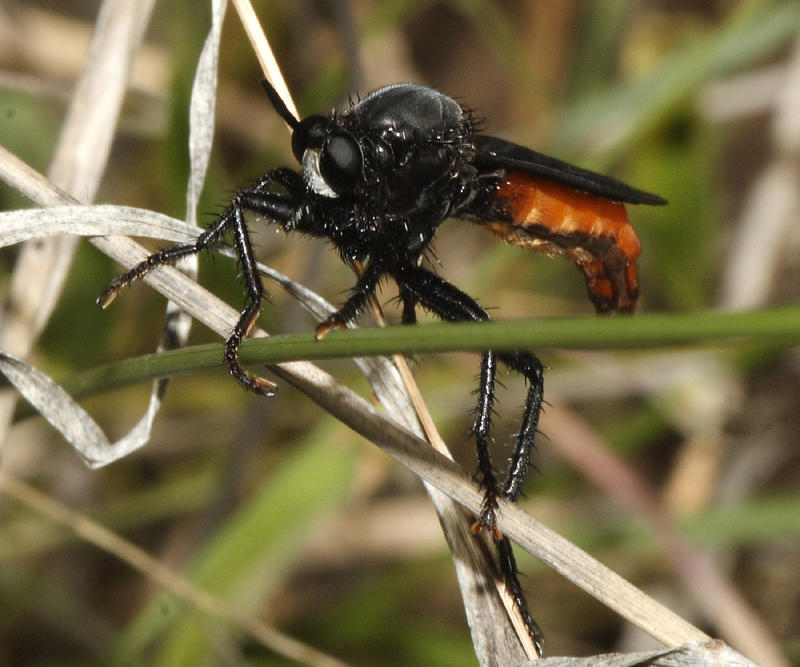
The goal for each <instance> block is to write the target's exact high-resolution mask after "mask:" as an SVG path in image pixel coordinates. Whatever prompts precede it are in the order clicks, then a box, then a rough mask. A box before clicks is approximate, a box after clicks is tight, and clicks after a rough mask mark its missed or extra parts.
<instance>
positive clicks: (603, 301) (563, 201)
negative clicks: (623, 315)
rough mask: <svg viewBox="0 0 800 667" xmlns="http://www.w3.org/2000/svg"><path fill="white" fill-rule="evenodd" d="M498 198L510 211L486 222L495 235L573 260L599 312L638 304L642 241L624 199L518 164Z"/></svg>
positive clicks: (507, 178) (623, 308) (612, 310)
mask: <svg viewBox="0 0 800 667" xmlns="http://www.w3.org/2000/svg"><path fill="white" fill-rule="evenodd" d="M494 197H495V198H496V199H499V200H500V203H501V205H502V208H503V209H504V210H505V211H506V212H507V216H508V219H507V220H505V221H492V222H489V223H486V226H487V227H489V229H491V230H492V231H493V232H494V233H495V234H497V235H498V236H500V237H501V238H502V239H503V240H504V241H506V242H507V243H511V244H514V245H520V246H524V247H527V248H531V249H534V250H538V251H540V252H545V253H548V254H554V255H556V254H557V255H566V256H567V257H569V258H570V259H572V260H573V261H574V262H575V263H576V264H577V265H578V267H579V268H580V269H581V271H583V273H584V276H585V278H586V286H587V288H588V290H589V296H590V298H591V299H592V301H593V302H594V304H595V307H596V308H597V310H598V311H599V312H630V311H632V310H633V309H634V308H635V306H636V298H637V296H638V293H639V287H638V279H637V274H636V258H637V257H638V256H639V250H640V244H639V239H638V238H637V236H636V232H634V230H633V227H632V226H631V224H630V222H629V221H628V215H627V212H626V211H625V206H624V205H623V204H621V203H619V202H613V201H610V200H608V199H602V198H600V197H596V196H594V195H591V194H588V193H585V192H579V191H577V190H573V189H572V188H569V187H566V186H564V185H560V184H559V183H554V182H552V181H548V180H546V179H543V178H539V177H537V176H533V175H531V174H528V173H526V172H523V171H518V170H514V169H512V170H510V171H509V173H508V175H507V176H506V177H505V178H504V179H503V180H502V181H501V182H500V184H499V187H498V189H497V192H496V193H495V195H494Z"/></svg>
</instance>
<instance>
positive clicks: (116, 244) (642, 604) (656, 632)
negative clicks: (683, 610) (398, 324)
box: [0, 151, 709, 646]
mask: <svg viewBox="0 0 800 667" xmlns="http://www.w3.org/2000/svg"><path fill="white" fill-rule="evenodd" d="M32 173H35V172H32V170H30V168H29V167H27V166H25V165H24V164H22V163H20V162H19V161H18V160H17V159H16V158H14V157H13V156H12V155H10V154H8V153H7V152H6V151H0V178H3V179H4V180H6V182H9V183H16V184H18V185H19V186H20V187H19V190H20V192H22V193H23V194H25V195H26V196H29V197H31V198H33V199H34V200H35V201H36V202H37V203H45V204H46V203H52V202H53V201H56V200H60V201H61V203H62V204H70V203H73V204H74V203H75V202H72V201H70V200H69V198H66V199H65V197H64V195H63V194H62V193H59V191H58V190H57V189H56V188H52V187H49V188H47V187H44V184H45V183H46V180H45V179H42V177H40V176H39V177H38V178H37V177H33V176H32V175H31V174H32ZM92 243H93V244H94V245H95V246H97V247H98V248H99V249H100V250H101V251H103V252H106V253H107V254H109V255H110V256H111V257H113V258H114V259H115V260H117V261H118V262H120V263H121V264H123V266H133V265H134V264H136V263H137V262H139V261H141V259H143V258H144V257H146V256H147V252H146V251H145V250H144V248H142V247H141V246H139V245H138V244H136V243H134V242H133V241H130V240H129V239H126V238H121V237H114V238H96V239H93V240H92ZM145 280H146V282H148V284H150V285H151V286H152V287H154V288H155V289H156V290H157V291H159V292H161V293H162V294H164V295H165V296H167V297H168V298H169V299H172V300H174V301H176V302H178V303H179V305H180V306H181V307H182V308H184V309H185V310H187V311H188V312H190V313H191V314H192V315H193V316H194V317H195V318H196V319H198V320H200V321H202V322H203V323H205V324H206V325H207V326H209V327H210V328H212V329H213V330H215V331H217V332H218V333H220V335H225V334H226V332H227V331H228V330H229V327H230V326H232V324H233V322H235V321H236V319H237V318H238V313H237V312H236V311H234V310H233V309H232V308H230V307H229V306H227V305H226V304H224V303H222V302H221V301H220V300H219V299H217V298H216V297H214V296H213V295H211V294H209V293H208V292H206V291H205V290H204V289H203V288H201V287H200V286H199V285H197V283H195V282H193V281H192V280H190V279H189V278H187V277H186V276H185V275H183V274H182V273H180V272H179V271H176V270H174V269H171V268H164V269H159V270H157V271H153V272H152V273H150V274H149V275H148V276H147V278H145ZM271 369H272V370H273V372H274V373H275V374H277V375H278V376H279V377H281V378H283V379H285V380H286V381H287V382H290V383H291V384H292V385H294V386H295V387H297V388H298V389H300V390H301V391H303V392H304V393H306V394H307V395H308V396H309V397H310V398H312V400H314V401H315V402H317V403H318V404H319V405H320V406H322V407H323V408H325V409H326V410H328V411H329V412H330V413H331V414H332V415H334V416H335V417H336V418H338V419H339V420H341V421H342V422H344V423H345V424H347V425H348V426H350V427H351V428H352V429H353V430H355V431H356V432H358V433H360V434H361V435H363V436H364V437H366V438H367V439H369V440H371V441H372V442H373V443H374V444H376V445H378V446H379V447H381V449H383V450H384V451H385V452H386V453H388V454H389V455H390V456H392V457H394V458H395V459H396V460H397V461H399V462H400V463H401V464H402V465H404V466H406V467H408V468H409V469H410V470H412V471H413V472H414V473H415V474H417V475H418V476H419V477H420V478H422V479H423V480H424V481H426V482H429V483H431V484H432V485H434V486H435V487H436V488H438V489H439V490H440V491H442V492H444V493H445V494H446V495H447V496H449V497H450V498H452V499H454V500H455V501H457V502H458V503H460V504H462V505H464V506H466V507H467V508H468V509H470V510H471V511H473V512H478V511H480V506H481V500H482V494H481V492H480V490H479V489H478V488H477V486H476V485H475V484H474V483H473V482H472V480H471V475H469V474H468V473H467V472H466V471H465V470H463V469H462V468H460V467H459V466H457V465H456V464H454V463H453V462H452V461H450V460H449V459H447V458H445V457H444V456H442V455H441V454H439V453H437V452H435V451H433V450H432V449H431V448H430V446H429V445H428V444H427V443H426V442H424V441H422V440H420V439H419V438H417V437H415V436H413V435H412V434H411V433H409V432H408V431H406V430H404V429H402V428H400V427H398V426H397V425H396V424H395V423H393V422H392V421H390V420H388V419H387V418H386V417H384V416H382V415H381V414H380V413H378V412H377V411H376V410H375V409H374V408H373V407H372V406H371V405H370V404H369V403H368V402H367V401H365V400H364V399H363V398H361V397H360V396H358V395H357V394H355V393H354V392H353V391H352V390H350V389H349V388H347V387H345V386H343V385H341V384H339V383H338V382H336V380H335V379H334V378H332V377H331V376H330V375H328V374H327V373H325V372H323V371H322V370H320V369H319V368H317V367H316V366H314V365H313V364H309V363H305V362H294V363H289V364H280V365H277V366H274V367H271ZM500 527H501V529H502V530H503V531H504V532H505V533H506V534H507V535H508V536H509V537H511V538H512V539H513V540H514V541H516V542H517V543H518V544H520V545H521V546H522V547H523V548H524V549H526V550H528V551H529V552H531V553H532V554H533V555H535V556H536V557H537V558H539V559H540V560H542V561H543V562H545V563H547V564H549V565H550V566H551V567H553V568H554V569H556V570H557V571H558V572H560V573H561V574H562V575H564V576H565V577H567V578H568V579H569V580H570V581H572V582H574V583H575V584H576V585H578V586H579V587H581V588H583V589H584V590H587V591H590V592H591V594H592V595H594V596H595V597H596V598H597V599H598V600H600V601H601V602H603V603H604V604H606V605H607V606H609V607H610V608H612V609H614V610H615V611H617V612H618V613H620V614H621V615H622V616H623V617H625V618H626V619H628V620H629V621H630V622H631V623H633V624H634V625H637V626H638V627H640V628H642V629H643V630H644V631H645V632H647V633H648V634H650V635H651V636H653V637H655V638H656V639H658V640H659V641H661V642H663V643H664V644H665V645H667V646H679V645H681V644H683V643H686V642H688V641H708V640H709V637H708V636H707V635H705V633H703V632H701V631H700V630H698V629H697V628H695V627H693V626H692V625H691V624H689V623H688V622H686V621H685V620H683V619H681V618H680V617H678V616H677V615H675V614H674V613H673V612H671V611H670V610H668V609H666V608H665V607H663V606H662V605H660V604H659V603H657V602H656V601H654V600H652V599H651V598H648V597H647V596H646V595H644V594H643V593H642V592H641V591H638V590H637V589H636V588H635V587H633V586H632V585H631V584H629V583H628V582H626V581H624V580H623V579H622V578H621V577H619V576H618V575H616V574H614V573H613V572H611V571H610V570H609V569H608V568H606V567H605V566H603V565H602V564H600V563H599V562H597V561H596V560H594V559H593V558H591V557H590V556H589V555H588V554H585V553H584V552H582V551H581V550H580V549H578V548H577V547H575V546H574V545H572V544H571V543H570V542H568V541H567V540H565V539H564V538H562V537H560V536H559V535H557V534H556V533H554V532H553V531H551V530H549V529H547V528H545V527H544V526H543V525H542V524H541V523H539V522H538V521H536V520H535V519H533V518H532V517H530V516H528V515H527V514H525V512H524V511H523V510H521V509H520V508H519V507H516V506H514V505H510V504H508V503H503V504H502V507H501V515H500Z"/></svg>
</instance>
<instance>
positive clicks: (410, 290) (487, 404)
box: [395, 266, 543, 655]
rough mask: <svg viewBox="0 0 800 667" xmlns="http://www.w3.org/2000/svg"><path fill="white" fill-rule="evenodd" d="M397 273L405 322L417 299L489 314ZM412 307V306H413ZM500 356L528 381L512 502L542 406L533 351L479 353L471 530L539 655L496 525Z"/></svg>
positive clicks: (452, 313)
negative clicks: (485, 537) (490, 547)
mask: <svg viewBox="0 0 800 667" xmlns="http://www.w3.org/2000/svg"><path fill="white" fill-rule="evenodd" d="M395 278H396V279H397V282H398V283H399V284H400V285H401V298H402V299H403V304H404V309H403V317H404V321H405V319H406V310H407V307H408V306H407V304H413V303H419V304H420V305H421V306H422V307H423V308H426V309H427V310H430V311H431V312H433V313H435V314H436V315H438V316H439V317H441V318H442V319H443V320H447V321H452V322H457V321H469V320H472V321H483V320H488V319H489V314H488V313H487V312H486V311H485V310H484V309H483V308H481V306H480V305H478V303H477V302H476V301H475V300H474V299H473V298H472V297H470V296H469V295H467V294H465V293H464V292H462V291H461V290H459V289H458V288H457V287H455V286H453V285H451V284H450V283H448V282H447V281H445V280H443V279H442V278H439V277H438V276H436V275H435V274H433V273H431V272H429V271H427V270H425V269H422V268H420V267H415V266H405V267H401V268H399V269H398V270H397V271H396V275H395ZM411 307H412V308H413V305H412V306H411ZM498 358H499V359H500V360H501V361H503V362H504V363H505V364H507V365H508V366H510V367H511V368H513V369H514V370H516V371H518V372H519V373H521V374H523V375H524V376H525V377H526V378H527V379H528V381H529V382H530V385H531V387H530V390H529V392H528V399H527V402H526V408H525V413H524V415H523V423H522V427H521V429H520V435H519V437H518V440H517V445H516V448H515V451H514V455H513V457H512V460H511V467H510V468H509V474H508V478H507V480H506V482H505V485H504V487H503V491H502V495H504V496H505V497H507V498H508V499H509V500H511V501H512V502H513V501H516V499H517V497H518V496H519V490H520V486H521V484H522V482H523V480H524V478H525V473H526V472H527V466H528V461H529V459H530V451H531V448H532V446H533V437H534V435H535V433H536V424H537V422H538V417H539V410H540V409H541V395H542V382H541V380H542V366H541V363H539V360H538V359H537V358H536V357H535V356H533V355H532V354H529V353H527V352H516V353H510V354H509V353H503V354H500V355H498V354H496V353H494V352H491V351H490V352H485V353H484V354H483V356H482V357H481V369H480V380H479V385H478V391H477V394H478V405H477V410H476V414H475V421H474V422H473V425H472V434H473V435H474V437H475V447H476V452H477V458H478V477H479V479H480V482H481V486H482V488H483V490H484V497H483V505H482V508H481V513H480V516H479V518H478V521H477V523H476V525H475V530H480V529H481V528H486V529H487V530H488V531H489V533H490V534H491V536H492V539H493V540H494V543H495V547H496V549H497V554H498V560H499V565H500V571H501V573H502V575H503V579H504V581H505V584H506V588H507V590H508V592H509V594H510V595H511V597H512V599H513V600H514V604H515V606H516V607H517V610H518V612H519V614H520V616H521V617H522V620H523V622H524V623H525V625H526V627H527V630H528V634H529V635H530V637H531V639H532V640H533V642H534V644H535V646H536V650H537V652H538V653H539V654H540V655H541V653H542V643H543V637H542V632H541V630H540V629H539V626H538V625H537V624H536V621H534V620H533V617H532V616H531V614H530V611H529V610H528V604H527V602H526V600H525V595H524V593H523V591H522V586H521V585H520V582H519V571H518V569H517V563H516V559H515V558H514V553H513V551H512V548H511V542H510V541H509V540H508V538H507V537H506V536H505V535H503V534H502V532H501V531H500V530H499V528H498V527H497V512H498V498H499V497H500V495H501V491H500V488H499V486H498V483H497V478H496V476H495V472H494V467H493V465H492V459H491V453H490V448H489V445H490V443H491V441H492V438H491V422H492V412H493V405H494V389H495V384H496V377H497V360H498Z"/></svg>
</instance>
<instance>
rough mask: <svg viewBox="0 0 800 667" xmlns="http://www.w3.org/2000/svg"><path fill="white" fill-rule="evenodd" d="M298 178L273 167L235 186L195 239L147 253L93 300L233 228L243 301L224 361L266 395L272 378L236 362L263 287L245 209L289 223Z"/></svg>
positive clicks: (102, 301)
mask: <svg viewBox="0 0 800 667" xmlns="http://www.w3.org/2000/svg"><path fill="white" fill-rule="evenodd" d="M293 176H294V177H293ZM299 178H300V177H299V176H296V175H293V174H292V172H289V171H288V170H276V171H275V172H270V173H269V174H266V175H265V176H263V177H262V178H261V179H259V180H258V181H257V182H256V183H255V184H254V185H252V186H251V187H249V188H246V189H244V190H240V191H239V192H238V193H236V195H234V197H233V199H232V201H231V204H230V206H229V207H228V208H227V209H225V211H224V212H223V213H222V215H220V216H219V218H217V220H216V221H215V222H214V223H213V224H212V225H211V226H210V227H208V229H206V230H205V231H204V232H203V233H202V234H201V235H200V236H199V237H198V238H197V240H196V241H195V242H194V243H187V244H184V245H177V246H173V247H171V248H165V249H164V250H161V251H160V252H157V253H154V254H152V255H150V256H149V257H148V258H147V259H145V260H144V261H142V262H141V263H139V264H137V265H136V266H134V267H133V268H132V269H131V270H130V271H128V272H127V273H123V274H122V275H120V276H117V277H116V278H114V279H113V280H112V281H111V283H110V284H109V285H108V287H106V289H105V290H103V291H102V292H101V293H100V295H99V296H98V297H97V304H98V305H99V306H100V307H102V308H106V307H107V306H108V305H109V304H110V303H111V302H112V301H113V300H114V298H115V297H116V296H117V294H118V293H119V291H120V290H121V289H122V288H123V287H126V286H127V285H129V284H130V283H132V282H134V281H136V280H139V279H141V278H143V277H144V276H146V275H147V274H148V273H150V271H152V270H153V269H155V268H157V267H159V266H162V265H165V264H172V263H174V262H175V261H176V260H178V259H180V258H181V257H186V256H187V255H194V254H196V253H198V252H200V251H201V250H207V249H210V248H212V247H213V246H214V245H216V244H217V243H219V242H220V241H221V240H222V238H223V236H224V235H225V234H226V233H232V234H233V237H234V248H235V250H236V254H237V256H238V259H239V263H240V264H241V267H242V276H243V279H244V284H245V289H246V294H247V300H246V303H245V306H244V307H243V308H242V310H241V313H240V316H239V320H238V322H237V323H236V325H235V326H234V328H233V332H232V333H231V336H230V337H229V338H228V340H227V342H226V344H225V362H226V364H227V366H228V370H229V371H230V373H231V375H232V376H233V377H234V378H235V379H236V380H237V381H238V382H239V384H241V385H242V386H243V387H244V388H245V389H247V390H249V391H252V392H255V393H256V394H264V395H269V394H271V393H272V390H273V389H274V388H275V384H274V383H273V382H270V381H269V380H266V379H264V378H260V377H257V376H254V375H251V374H250V373H248V372H247V371H246V370H244V369H243V368H242V367H241V365H240V364H239V345H240V344H241V342H242V340H243V339H244V338H246V337H247V335H248V334H249V333H250V331H251V330H252V328H253V326H254V324H255V321H256V319H257V318H258V315H259V313H260V312H261V302H262V300H263V297H264V286H263V284H262V282H261V276H260V275H259V274H258V270H257V265H256V260H255V256H254V253H253V246H252V243H251V241H250V233H249V231H248V229H247V224H246V222H245V218H244V213H245V211H253V212H255V213H258V214H261V215H264V216H265V217H268V218H270V219H271V220H273V221H275V222H279V223H282V224H284V225H286V224H288V223H289V221H290V220H292V219H293V216H294V215H295V211H296V208H297V207H296V204H295V201H296V200H297V199H298V197H299V192H298V191H297V189H296V188H298V187H300V183H301V182H302V181H300V180H299ZM274 183H278V184H279V185H281V186H283V187H284V189H286V191H287V193H286V194H278V193H275V192H270V188H271V187H272V186H273V184H274ZM293 192H294V194H293Z"/></svg>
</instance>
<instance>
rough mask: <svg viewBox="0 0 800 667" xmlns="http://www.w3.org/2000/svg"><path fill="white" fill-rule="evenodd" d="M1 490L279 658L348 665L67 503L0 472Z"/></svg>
mask: <svg viewBox="0 0 800 667" xmlns="http://www.w3.org/2000/svg"><path fill="white" fill-rule="evenodd" d="M0 490H2V491H3V492H5V494H6V495H8V496H10V497H13V498H15V499H16V500H17V501H19V502H21V503H24V504H25V505H27V506H28V507H30V508H31V509H33V510H34V511H37V512H39V513H40V514H43V515H45V516H47V517H48V518H50V519H51V520H53V521H56V522H58V523H61V524H63V525H64V526H66V527H67V528H69V529H71V530H72V531H74V532H75V533H76V534H77V535H80V536H81V537H82V538H83V539H85V540H86V541H87V542H89V543H91V544H94V545H96V546H98V547H100V548H101V549H104V550H105V551H107V552H109V553H112V554H114V555H115V556H117V557H118V558H120V559H121V560H123V561H124V562H126V563H127V564H128V565H130V566H131V567H132V568H134V569H136V570H138V571H140V572H141V573H142V574H143V575H144V576H146V577H148V578H149V579H151V580H152V581H154V582H155V583H157V584H158V585H159V586H162V587H164V588H165V589H166V590H168V591H170V592H171V593H172V594H173V595H175V596H176V597H178V598H180V599H183V600H185V601H186V602H188V603H189V604H191V605H193V606H194V607H196V608H197V609H201V610H203V611H204V612H206V613H208V614H210V615H212V616H214V617H217V618H219V619H221V620H223V621H225V622H226V623H228V624H230V625H232V626H234V627H236V628H239V629H240V630H241V631H242V632H244V633H245V634H247V635H250V636H251V637H253V639H255V640H256V641H259V642H261V643H262V644H264V645H265V646H268V647H270V648H271V649H273V650H274V651H276V652H277V653H279V654H280V655H283V656H286V657H287V658H290V659H292V660H296V661H298V662H302V663H309V664H315V665H329V666H330V667H335V666H339V665H342V664H343V663H341V662H339V661H338V660H336V659H335V658H332V657H331V656H329V655H326V654H324V653H321V652H320V651H317V650H316V649H314V648H312V647H310V646H307V645H306V644H303V643H302V642H298V641H297V640H295V639H293V638H292V637H289V636H287V635H285V634H283V633H282V632H280V631H278V630H276V629H275V628H273V627H271V626H269V625H266V624H265V623H261V622H260V621H259V620H258V618H256V617H254V616H250V615H245V614H242V613H241V612H240V611H239V610H238V609H237V608H236V607H234V606H232V605H230V604H228V603H227V602H225V601H224V600H221V599H220V598H218V597H214V596H213V595H211V594H209V593H208V592H206V591H205V590H203V589H202V588H200V587H198V586H195V585H194V584H193V583H191V582H190V581H188V580H187V579H184V578H183V577H181V576H179V575H178V574H176V573H175V572H174V571H173V570H171V569H170V568H168V567H167V566H166V565H164V563H162V562H161V561H160V560H157V559H155V558H153V557H152V556H150V555H149V554H147V553H146V552H145V551H143V550H142V549H140V548H139V547H137V546H135V545H134V544H132V543H131V542H128V541H127V540H124V539H122V538H121V537H119V536H118V535H117V534H115V533H112V532H111V531H108V530H106V529H105V528H103V527H102V526H100V525H99V524H97V523H95V522H94V521H91V520H89V519H87V518H86V517H85V516H83V515H81V514H79V513H77V512H74V511H72V510H70V509H68V508H67V507H65V506H64V505H61V504H59V503H56V502H54V501H53V500H51V499H50V498H48V497H47V496H45V495H44V494H42V493H39V492H38V491H36V490H35V489H33V488H32V487H30V486H28V485H27V484H25V483H23V482H20V481H19V480H16V479H14V478H13V477H10V476H8V475H6V474H5V473H3V472H0Z"/></svg>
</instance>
